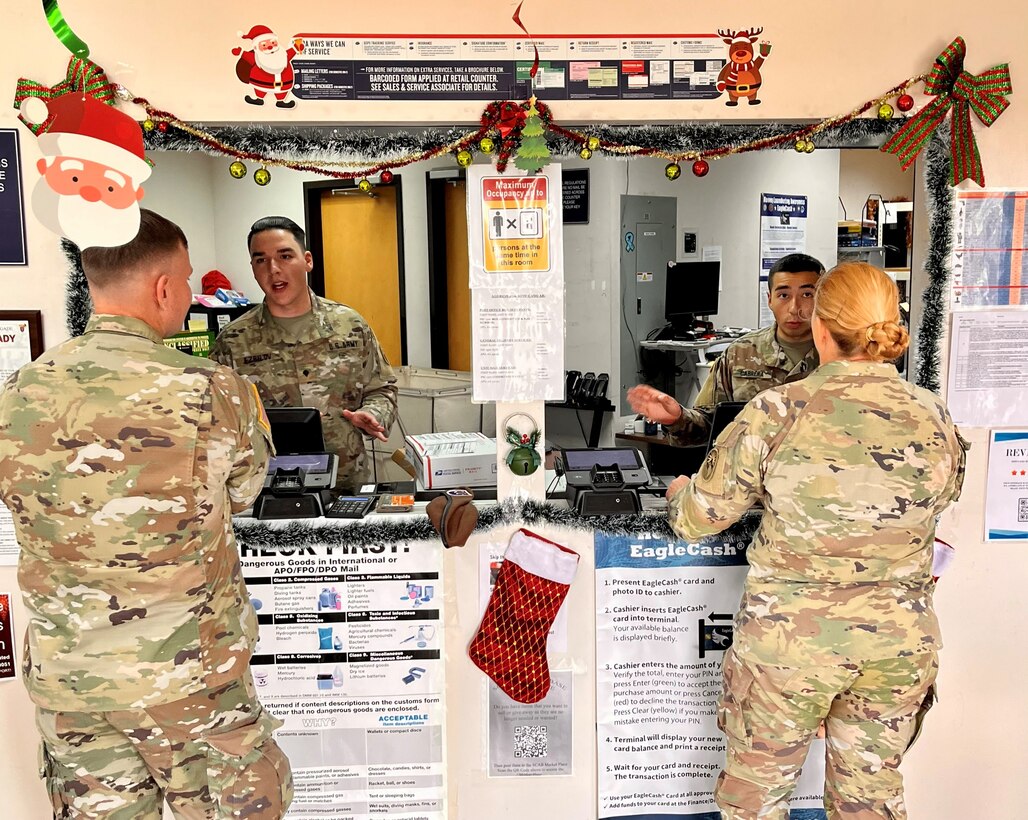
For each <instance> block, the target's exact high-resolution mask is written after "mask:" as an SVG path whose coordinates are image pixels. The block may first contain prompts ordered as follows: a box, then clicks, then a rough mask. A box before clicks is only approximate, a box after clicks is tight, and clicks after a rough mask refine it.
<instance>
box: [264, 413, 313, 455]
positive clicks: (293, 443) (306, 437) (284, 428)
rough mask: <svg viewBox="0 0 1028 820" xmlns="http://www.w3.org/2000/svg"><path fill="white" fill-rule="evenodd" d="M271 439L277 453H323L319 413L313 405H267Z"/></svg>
mask: <svg viewBox="0 0 1028 820" xmlns="http://www.w3.org/2000/svg"><path fill="white" fill-rule="evenodd" d="M266 411H267V413H268V422H269V423H270V424H271V440H272V441H273V442H274V444H275V450H276V452H277V453H278V454H279V455H295V454H300V453H324V452H325V435H324V433H323V432H322V430H321V413H320V411H318V410H317V409H316V408H314V407H268V408H266Z"/></svg>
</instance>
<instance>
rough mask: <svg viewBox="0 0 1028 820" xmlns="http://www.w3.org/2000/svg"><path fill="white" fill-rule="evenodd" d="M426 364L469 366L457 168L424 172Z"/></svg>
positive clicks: (463, 214)
mask: <svg viewBox="0 0 1028 820" xmlns="http://www.w3.org/2000/svg"><path fill="white" fill-rule="evenodd" d="M425 184H426V190H427V195H428V268H429V273H428V275H429V285H428V292H429V303H430V306H431V339H432V367H437V368H442V369H444V370H461V371H468V372H470V370H471V289H470V287H469V286H468V219H467V187H466V184H465V175H464V172H463V171H455V170H451V169H437V170H435V171H429V172H428V173H427V174H426V183H425Z"/></svg>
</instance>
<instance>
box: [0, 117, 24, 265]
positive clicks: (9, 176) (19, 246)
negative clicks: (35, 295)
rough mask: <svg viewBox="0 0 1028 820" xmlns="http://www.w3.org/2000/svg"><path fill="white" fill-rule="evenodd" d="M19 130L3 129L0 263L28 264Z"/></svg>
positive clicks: (0, 130) (0, 134) (0, 146)
mask: <svg viewBox="0 0 1028 820" xmlns="http://www.w3.org/2000/svg"><path fill="white" fill-rule="evenodd" d="M28 262H29V258H28V249H27V244H26V241H25V197H24V193H23V190H22V179H21V155H20V154H19V152H18V132H17V130H16V129H14V128H0V265H27V264H28Z"/></svg>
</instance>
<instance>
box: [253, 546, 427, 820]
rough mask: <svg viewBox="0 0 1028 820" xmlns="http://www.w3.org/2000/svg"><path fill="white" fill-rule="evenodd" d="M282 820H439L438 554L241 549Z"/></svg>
mask: <svg viewBox="0 0 1028 820" xmlns="http://www.w3.org/2000/svg"><path fill="white" fill-rule="evenodd" d="M240 555H241V564H242V568H243V576H244V578H245V579H246V584H247V588H248V589H249V591H250V596H251V600H252V602H253V605H254V608H255V609H256V610H257V620H258V623H259V625H260V638H259V641H258V645H257V651H256V653H255V654H254V656H253V659H252V660H251V668H252V671H253V677H254V683H255V684H256V687H257V693H258V695H259V696H260V698H261V701H262V703H263V704H264V706H265V707H266V708H267V709H268V711H269V712H271V713H272V714H274V715H275V716H276V717H278V718H281V719H282V720H284V721H285V726H283V727H282V728H281V729H280V730H279V731H278V732H277V733H276V739H277V740H278V742H279V744H280V745H281V746H282V749H283V750H284V751H285V753H286V754H287V755H288V757H289V761H290V763H291V764H292V767H293V778H294V781H295V797H294V800H293V804H292V806H291V808H290V810H289V812H288V815H287V816H288V817H289V818H290V820H294V818H295V819H296V820H301V819H302V820H308V818H325V817H351V816H358V817H367V816H369V815H370V816H374V817H382V818H384V820H388V818H392V817H395V818H397V819H398V820H399V819H400V818H402V819H403V820H408V818H410V817H423V818H426V820H444V818H445V817H446V778H445V774H444V769H443V765H444V738H443V732H444V726H445V720H444V718H445V715H444V706H443V693H444V691H445V680H444V662H443V654H442V649H443V646H442V644H443V594H442V593H443V587H442V574H441V573H442V546H441V544H440V542H439V541H438V540H434V541H431V542H428V541H425V542H421V541H419V542H412V543H389V544H379V545H375V546H371V547H350V546H336V547H328V546H311V547H302V548H298V549H295V550H279V551H276V550H263V549H256V548H251V547H247V546H241V547H240Z"/></svg>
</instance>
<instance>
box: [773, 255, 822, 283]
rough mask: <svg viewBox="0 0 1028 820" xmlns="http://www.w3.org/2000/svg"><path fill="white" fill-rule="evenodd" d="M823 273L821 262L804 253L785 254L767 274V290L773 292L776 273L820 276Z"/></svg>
mask: <svg viewBox="0 0 1028 820" xmlns="http://www.w3.org/2000/svg"><path fill="white" fill-rule="evenodd" d="M824 272H825V266H824V265H822V264H821V262H820V261H819V260H817V259H815V258H814V257H813V256H810V255H808V254H805V253H787V254H786V255H785V256H783V257H782V258H781V259H779V260H777V261H776V262H775V263H774V264H773V265H772V266H771V270H770V271H768V274H767V289H768V290H769V291H771V290H774V281H775V274H776V273H816V274H817V275H818V276H820V275H821V274H822V273H824Z"/></svg>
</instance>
